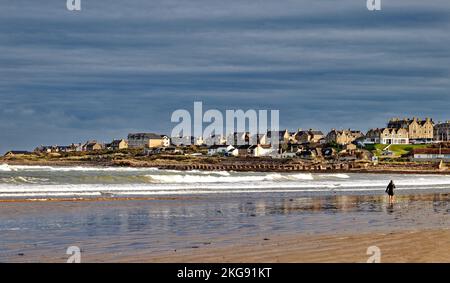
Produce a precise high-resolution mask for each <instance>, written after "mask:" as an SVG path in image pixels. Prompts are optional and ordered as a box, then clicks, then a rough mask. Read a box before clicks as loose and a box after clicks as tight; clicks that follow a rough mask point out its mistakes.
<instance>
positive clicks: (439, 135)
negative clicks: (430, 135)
mask: <svg viewBox="0 0 450 283" xmlns="http://www.w3.org/2000/svg"><path fill="white" fill-rule="evenodd" d="M434 140H435V141H450V120H449V121H447V122H444V123H438V124H436V125H435V126H434Z"/></svg>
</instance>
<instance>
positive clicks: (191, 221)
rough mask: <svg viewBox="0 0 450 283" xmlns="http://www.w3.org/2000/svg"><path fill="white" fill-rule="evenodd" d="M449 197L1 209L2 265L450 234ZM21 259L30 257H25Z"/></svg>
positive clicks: (290, 198)
mask: <svg viewBox="0 0 450 283" xmlns="http://www.w3.org/2000/svg"><path fill="white" fill-rule="evenodd" d="M449 200H450V198H449V195H448V194H417V195H398V196H397V200H396V203H395V204H392V205H389V204H388V202H387V200H386V197H385V196H383V195H371V196H363V195H332V196H315V197H305V196H302V195H298V196H296V195H295V194H289V195H271V196H267V197H261V196H259V197H253V196H251V195H245V196H235V197H229V198H223V197H215V196H205V197H204V198H197V199H173V200H151V201H142V200H141V201H113V202H65V203H64V202H48V203H40V202H28V203H2V204H1V207H0V231H1V234H2V243H1V244H0V261H24V260H25V261H27V260H28V261H36V260H38V261H59V260H60V259H61V258H64V256H65V255H64V251H65V249H66V248H67V247H68V246H70V245H74V244H76V245H79V246H81V247H82V249H83V250H84V251H85V254H84V257H85V258H86V259H87V260H89V259H91V260H93V261H97V260H105V261H109V260H112V258H114V259H115V260H117V259H120V257H124V258H126V257H130V256H132V255H134V254H137V253H145V254H155V253H156V254H157V253H161V252H170V251H175V250H177V251H180V250H186V249H192V248H199V247H202V246H205V245H213V246H214V247H220V246H226V245H229V244H236V243H240V244H245V243H246V242H252V241H253V239H254V238H255V237H257V238H266V237H267V238H270V237H271V236H272V235H329V234H344V233H346V234H348V233H350V234H352V233H362V232H367V233H369V232H371V231H384V232H386V231H394V230H398V231H404V230H410V229H413V230H419V229H440V228H443V227H448V226H449V224H450V220H449V217H448V213H449V211H450V205H449ZM21 254H24V255H26V257H25V258H24V256H22V255H21Z"/></svg>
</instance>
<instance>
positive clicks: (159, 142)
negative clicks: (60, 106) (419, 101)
mask: <svg viewBox="0 0 450 283" xmlns="http://www.w3.org/2000/svg"><path fill="white" fill-rule="evenodd" d="M449 133H450V121H446V122H444V123H437V124H434V122H433V120H432V119H431V118H425V119H423V120H422V119H419V118H416V117H414V118H411V119H409V118H404V119H399V118H393V119H391V120H389V121H388V123H387V127H385V128H376V129H371V130H369V131H368V132H367V133H366V134H364V133H363V132H361V131H359V130H352V129H341V130H337V129H332V130H331V131H330V132H328V133H327V134H326V135H325V134H324V133H323V132H322V131H320V130H315V129H309V130H302V129H298V130H297V131H294V132H290V131H288V130H282V131H270V130H269V131H267V132H266V133H259V134H255V135H251V134H250V133H249V132H235V133H232V134H228V135H226V136H221V135H213V136H211V137H169V136H166V135H161V134H156V133H130V134H128V137H127V140H125V139H117V140H113V141H112V142H110V143H101V142H98V141H96V140H90V141H87V142H85V143H73V144H71V145H68V146H58V145H53V146H40V147H38V148H36V150H35V151H39V152H46V153H50V152H74V151H95V150H103V149H108V150H121V149H127V148H132V149H138V148H147V149H157V148H168V147H170V146H179V145H191V144H194V145H198V146H208V147H209V149H208V152H209V153H210V154H215V153H217V152H218V151H219V152H220V153H221V154H222V153H223V152H222V151H225V149H227V148H228V147H229V146H231V147H233V149H231V148H228V149H227V150H226V154H228V155H232V156H236V155H237V152H239V153H240V154H239V155H245V154H244V151H247V154H248V155H258V156H263V155H265V154H268V153H267V152H269V147H270V145H272V143H273V142H274V141H276V142H277V143H278V144H279V145H280V148H281V147H283V146H285V145H286V146H287V145H296V144H300V145H304V144H317V145H320V144H330V143H334V144H338V145H342V146H346V145H350V144H371V143H372V144H374V143H380V144H409V143H417V142H427V143H428V142H431V141H449V137H450V135H449ZM230 150H231V151H230ZM255 152H256V154H255ZM284 152H286V150H284ZM279 153H283V151H280V152H279Z"/></svg>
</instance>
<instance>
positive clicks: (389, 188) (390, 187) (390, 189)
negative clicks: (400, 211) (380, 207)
mask: <svg viewBox="0 0 450 283" xmlns="http://www.w3.org/2000/svg"><path fill="white" fill-rule="evenodd" d="M394 189H395V185H394V181H392V180H391V181H390V182H389V185H388V186H387V188H386V191H385V192H386V193H387V194H388V196H389V203H390V204H392V203H394V201H395V197H394Z"/></svg>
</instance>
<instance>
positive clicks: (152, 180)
mask: <svg viewBox="0 0 450 283" xmlns="http://www.w3.org/2000/svg"><path fill="white" fill-rule="evenodd" d="M391 179H392V180H394V181H395V184H396V185H397V188H398V189H397V192H399V193H401V192H410V191H422V190H423V191H426V192H429V193H434V192H436V193H442V192H446V191H450V175H419V174H417V175H416V174H361V173H355V174H352V173H298V172H290V173H270V172H226V171H196V170H193V171H176V170H158V169H156V168H125V167H81V166H77V167H53V166H19V165H7V164H0V199H11V198H13V199H21V198H26V199H30V198H36V199H45V198H58V197H63V198H70V197H74V198H92V197H94V198H95V197H146V196H180V195H186V196H189V195H211V194H222V195H223V194H225V195H235V194H253V195H259V194H263V195H267V194H295V195H307V196H310V195H336V194H338V195H342V194H344V195H346V194H350V195H354V194H357V195H358V194H359V195H378V194H383V193H384V189H385V187H386V185H387V183H388V182H389V180H391Z"/></svg>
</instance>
